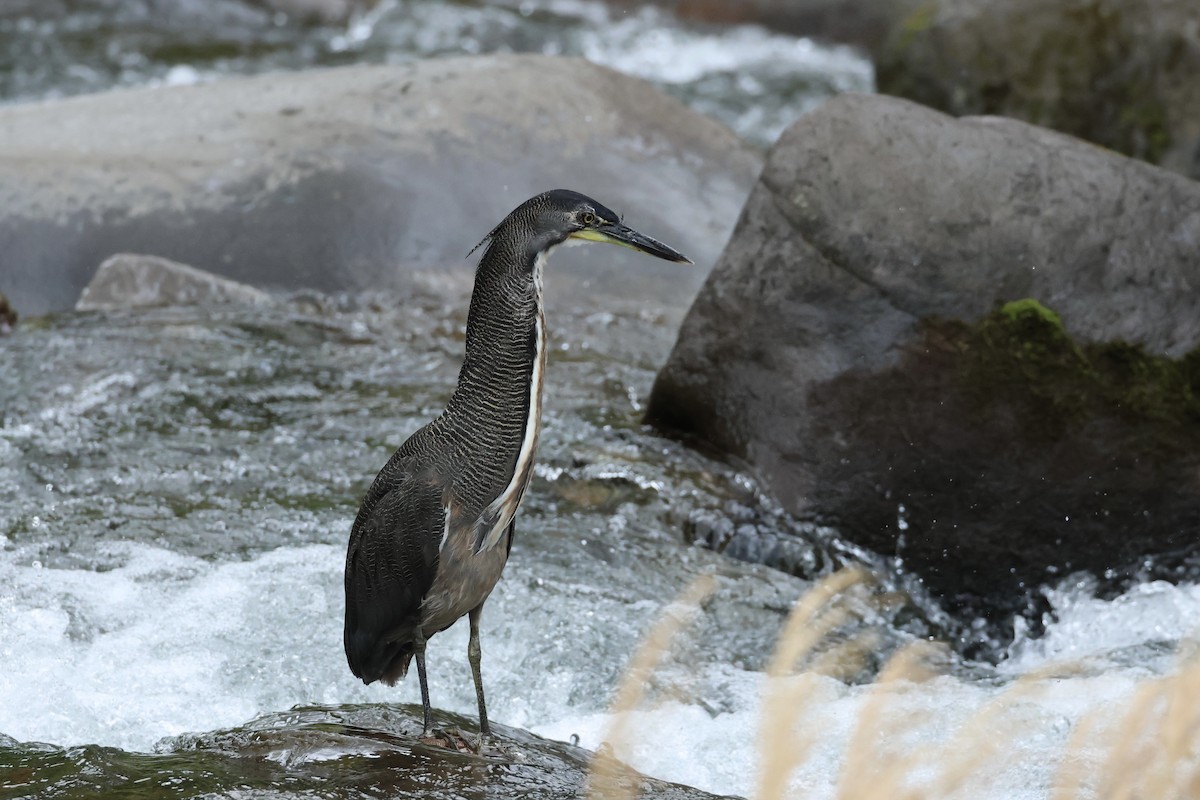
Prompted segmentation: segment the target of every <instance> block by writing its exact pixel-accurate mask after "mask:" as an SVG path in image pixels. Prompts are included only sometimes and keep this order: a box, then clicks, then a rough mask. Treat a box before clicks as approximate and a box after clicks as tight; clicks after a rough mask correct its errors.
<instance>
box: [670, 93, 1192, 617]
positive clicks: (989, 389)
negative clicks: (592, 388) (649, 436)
mask: <svg viewBox="0 0 1200 800" xmlns="http://www.w3.org/2000/svg"><path fill="white" fill-rule="evenodd" d="M1198 247H1200V185H1197V184H1196V183H1194V182H1192V181H1189V180H1187V179H1185V178H1183V177H1180V176H1178V175H1174V174H1172V173H1169V172H1165V171H1163V170H1160V169H1157V168H1154V167H1151V166H1149V165H1147V164H1144V163H1142V162H1138V161H1134V160H1131V159H1127V158H1123V157H1121V156H1118V155H1116V154H1114V153H1111V152H1108V151H1105V150H1101V149H1099V148H1096V147H1093V146H1091V145H1088V144H1086V143H1083V142H1080V141H1078V140H1075V139H1072V138H1070V137H1066V136H1063V135H1061V134H1057V133H1054V132H1051V131H1047V130H1044V129H1040V128H1036V127H1032V126H1029V125H1026V124H1023V123H1020V122H1015V121H1011V120H1002V119H990V118H975V119H963V120H955V119H953V118H951V117H948V116H945V115H943V114H941V113H938V112H935V111H931V110H928V109H925V108H922V107H921V106H918V105H915V104H913V103H909V102H906V101H902V100H896V99H890V98H886V97H869V96H842V97H839V98H836V99H834V100H831V101H830V102H828V103H826V104H825V105H823V106H822V107H821V108H819V109H817V110H815V111H813V112H811V113H809V114H807V115H806V116H805V117H803V118H802V119H801V120H800V121H799V122H797V123H796V124H795V125H794V126H793V127H792V128H790V129H789V130H788V131H787V132H785V133H784V135H783V136H782V137H781V139H780V140H779V142H778V143H777V144H776V146H775V147H774V148H773V149H772V151H771V152H770V154H769V155H768V159H767V165H766V167H765V168H764V170H763V174H762V177H761V179H760V181H759V183H758V184H757V186H756V187H755V188H754V190H753V192H752V193H751V196H750V198H749V200H748V202H747V204H746V207H745V209H744V210H743V212H742V215H741V218H740V219H739V221H738V224H737V228H736V230H735V232H734V235H733V237H732V239H731V241H730V242H729V245H728V247H727V248H726V250H725V252H724V254H723V255H722V257H721V259H720V260H719V261H718V263H717V264H716V266H715V267H714V268H713V271H712V273H711V274H710V276H709V278H708V281H707V283H706V284H705V286H704V287H703V289H702V290H701V292H700V295H699V297H698V298H697V300H696V303H695V305H694V306H693V307H692V309H691V310H690V311H689V312H688V316H687V318H686V320H685V322H684V324H683V326H682V328H681V330H680V333H679V338H678V341H677V343H676V345H675V347H674V350H673V352H672V354H671V356H670V358H669V360H668V362H667V363H666V365H665V366H664V367H663V369H662V371H661V372H660V374H659V375H658V378H657V380H656V383H655V386H654V390H653V393H652V396H651V398H650V402H649V406H648V419H649V420H650V421H651V422H653V423H654V424H657V425H658V426H660V427H663V428H666V429H670V430H673V431H677V432H683V433H685V434H687V435H689V436H691V437H695V438H698V439H700V440H703V441H704V442H707V443H708V444H709V445H711V446H714V447H716V448H717V449H719V450H721V451H724V452H726V453H729V454H732V455H734V456H735V457H737V458H739V459H744V460H745V461H747V462H749V463H750V464H751V465H752V467H753V468H754V469H755V470H756V471H757V472H758V473H759V474H760V475H761V476H762V477H763V478H764V479H765V481H766V482H767V484H768V485H769V486H770V487H771V489H772V490H773V491H774V493H775V494H776V495H777V496H778V497H779V498H780V499H781V500H782V501H783V503H784V504H785V505H786V506H787V507H789V508H790V509H791V510H793V511H795V512H798V513H804V514H818V515H822V516H827V517H833V518H834V520H835V521H837V523H838V524H839V527H840V528H841V530H842V531H843V532H844V533H845V535H847V536H848V537H849V538H851V539H853V540H855V541H857V542H858V543H860V544H863V545H865V546H867V547H870V548H872V549H874V550H875V551H877V552H879V553H882V554H885V555H888V556H898V557H899V558H901V559H902V560H903V561H904V563H905V564H906V565H907V566H908V567H909V568H910V569H912V570H913V571H915V572H917V573H918V574H919V575H920V576H921V577H922V578H923V579H924V580H925V582H926V584H927V585H928V586H929V587H930V588H931V589H932V590H933V591H934V593H935V594H938V595H941V596H942V597H945V598H948V599H950V600H952V601H953V602H955V603H957V602H962V603H965V604H967V605H968V606H971V607H972V609H973V610H972V612H971V613H975V612H974V609H975V606H976V605H978V604H977V603H976V601H979V603H982V605H984V606H986V607H989V608H996V607H997V606H998V607H1001V608H1007V609H1009V610H1011V609H1013V608H1016V607H1024V606H1023V603H1024V599H1023V598H1024V597H1025V595H1026V594H1028V593H1029V592H1030V591H1032V590H1034V589H1035V588H1036V587H1037V586H1039V585H1040V584H1041V583H1043V582H1045V581H1047V580H1051V579H1053V577H1054V576H1055V575H1060V574H1064V573H1066V572H1069V571H1072V570H1076V569H1085V570H1092V571H1096V572H1098V573H1104V572H1105V570H1108V569H1110V568H1111V569H1116V570H1120V569H1121V568H1123V567H1127V566H1129V565H1130V564H1131V563H1133V562H1135V561H1140V557H1141V556H1145V555H1153V554H1164V553H1173V554H1174V555H1176V556H1179V555H1181V554H1183V553H1192V552H1193V551H1194V550H1195V545H1196V537H1195V531H1196V529H1197V527H1196V526H1197V525H1198V524H1200V485H1197V483H1196V481H1195V478H1194V476H1195V474H1196V472H1195V469H1196V468H1197V466H1198V465H1200V460H1198V458H1197V455H1196V453H1197V452H1200V405H1198V404H1196V403H1192V404H1191V405H1187V404H1186V403H1188V402H1191V401H1186V402H1185V400H1186V398H1189V397H1192V398H1200V351H1197V350H1196V348H1197V346H1198V345H1200V293H1198V290H1200V274H1198V273H1197V271H1196V268H1197V264H1198V263H1200V256H1198V252H1200V250H1198ZM1025 298H1032V299H1033V300H1035V301H1037V302H1036V303H1032V302H1028V303H1023V304H1022V303H1019V304H1016V305H1012V306H1006V307H1005V310H1004V313H1003V314H999V312H997V311H996V309H997V308H998V306H1001V305H1002V304H1007V303H1011V302H1012V301H1019V300H1023V299H1025ZM1046 308H1049V309H1052V310H1053V311H1056V312H1058V314H1059V315H1060V317H1061V323H1058V322H1056V320H1057V318H1056V317H1054V315H1053V314H1052V313H1050V312H1048V311H1046ZM997 314H999V316H997ZM1009 318H1011V319H1012V320H1013V324H1014V325H1015V326H1016V328H1015V329H1016V330H1017V332H1018V334H1019V333H1020V330H1019V329H1020V327H1021V326H1026V327H1028V328H1030V329H1031V330H1033V329H1036V330H1038V331H1041V332H1042V333H1043V334H1044V336H1043V339H1046V340H1048V341H1049V342H1050V343H1049V344H1045V343H1043V341H1042V340H1041V339H1038V338H1036V337H1034V338H1031V339H1022V338H1021V336H1020V335H1016V334H1012V333H1011V330H1010V328H1009V327H1005V325H1006V323H1005V320H1006V319H1009ZM981 320H982V321H983V322H980V321H981ZM985 323H986V325H990V326H992V327H985V328H979V327H978V326H979V325H984V324H985ZM1064 325H1065V328H1063V326H1064ZM973 326H975V327H973ZM996 326H1000V327H996ZM981 330H982V331H983V333H980V331H981ZM979 336H983V337H984V340H986V341H993V342H994V341H1000V340H1001V339H1003V340H1004V341H1014V342H1016V345H1015V347H1016V352H1015V355H1014V354H1013V353H1012V352H1009V351H1004V352H1002V353H1001V355H1000V356H999V359H1000V360H1001V361H1003V362H1004V364H1003V365H1002V366H1003V367H1004V368H1003V369H1001V368H999V367H995V366H994V365H992V364H990V363H989V362H987V361H986V360H985V359H984V355H980V353H983V349H981V348H974V349H973V345H972V344H971V343H972V342H976V341H977V340H979ZM988 337H990V338H988ZM1106 343H1107V344H1106ZM1093 346H1094V347H1098V348H1101V349H1100V350H1098V351H1096V352H1092V351H1091V350H1088V348H1090V347H1093ZM1077 354H1082V355H1078V358H1077ZM1085 356H1086V359H1085ZM1170 359H1175V360H1174V361H1172V360H1170ZM1077 361H1078V363H1080V364H1084V365H1085V366H1084V367H1082V368H1078V369H1075V368H1072V369H1070V370H1066V369H1065V370H1063V371H1062V372H1063V375H1061V376H1060V375H1054V376H1053V377H1048V378H1045V380H1044V381H1043V379H1042V375H1043V373H1041V372H1038V371H1036V370H1034V367H1037V368H1039V369H1040V368H1041V366H1042V365H1043V364H1044V363H1045V364H1060V365H1073V364H1076V363H1077ZM1031 364H1032V366H1031ZM1114 365H1115V366H1114ZM989 370H990V371H989ZM1139 370H1140V371H1141V372H1144V373H1147V374H1148V375H1153V376H1160V375H1161V380H1160V379H1159V378H1158V377H1154V378H1153V379H1152V380H1150V381H1149V382H1148V383H1143V384H1139V383H1137V381H1136V380H1135V377H1136V376H1134V377H1130V376H1129V375H1127V374H1126V373H1131V372H1133V373H1136V372H1138V371H1139ZM972 376H976V377H979V380H978V381H977V382H974V383H972V382H971V381H970V380H969V379H970V378H972ZM997 376H999V377H997ZM1060 379H1061V381H1063V382H1064V383H1063V386H1066V389H1062V388H1058V387H1059V383H1058V382H1059V381H1060ZM1148 380H1149V379H1148ZM1154 381H1158V382H1157V383H1154ZM1172 381H1174V383H1171V382H1172ZM1051 384H1053V386H1051ZM1081 386H1084V387H1085V388H1080V387H1081ZM1014 387H1016V388H1015V389H1014ZM1086 387H1090V388H1086ZM1189 387H1190V388H1189ZM1017 390H1020V391H1017ZM1114 393H1115V394H1114ZM1010 395H1011V396H1010ZM1147 397H1162V398H1165V399H1163V403H1164V404H1165V405H1164V406H1163V408H1162V409H1160V408H1155V407H1148V408H1146V409H1142V411H1144V412H1145V413H1141V412H1140V411H1138V408H1140V406H1142V405H1146V404H1147V403H1148V402H1149V401H1147V400H1146V398H1147ZM1114 398H1115V399H1114ZM1138 398H1140V399H1138ZM1179 398H1184V400H1179ZM1176 400H1179V402H1178V403H1177V402H1176ZM1122 401H1124V402H1125V403H1126V405H1127V407H1120V406H1121V402H1122ZM1180 403H1183V405H1180ZM1167 406H1169V408H1167ZM1163 409H1166V410H1163ZM1135 412H1138V413H1141V416H1138V413H1135ZM1168 412H1169V413H1168ZM1160 418H1161V419H1160ZM1160 423H1161V424H1160ZM1168 560H1170V559H1168ZM1171 563H1177V561H1176V562H1171Z"/></svg>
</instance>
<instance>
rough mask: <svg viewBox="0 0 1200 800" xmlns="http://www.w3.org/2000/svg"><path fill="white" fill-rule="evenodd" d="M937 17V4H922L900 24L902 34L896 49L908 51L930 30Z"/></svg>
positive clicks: (897, 40)
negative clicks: (916, 40) (915, 41)
mask: <svg viewBox="0 0 1200 800" xmlns="http://www.w3.org/2000/svg"><path fill="white" fill-rule="evenodd" d="M936 15H937V4H936V3H934V2H925V3H921V4H920V5H919V6H917V7H916V8H914V9H913V10H912V13H910V14H909V15H908V16H907V17H905V18H904V20H903V21H902V22H901V23H900V33H899V36H898V37H897V39H896V47H897V48H898V49H900V50H904V49H907V48H908V46H909V45H911V44H912V43H913V40H914V39H916V38H917V37H918V36H919V35H921V34H922V33H924V32H925V31H927V30H929V28H930V26H931V25H933V20H934V17H935V16H936Z"/></svg>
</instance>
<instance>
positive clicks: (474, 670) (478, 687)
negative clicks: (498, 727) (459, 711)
mask: <svg viewBox="0 0 1200 800" xmlns="http://www.w3.org/2000/svg"><path fill="white" fill-rule="evenodd" d="M482 611H483V603H480V604H479V605H477V606H475V608H473V609H471V614H470V619H471V640H470V641H469V642H468V643H467V660H468V661H470V662H471V675H472V676H473V677H474V678H475V699H476V700H478V701H479V746H480V748H482V747H483V738H484V737H485V736H488V735H489V734H490V733H491V729H490V728H489V727H488V718H487V705H486V704H485V703H484V701H483V675H482V674H481V673H480V671H479V660H480V650H479V615H480V612H482Z"/></svg>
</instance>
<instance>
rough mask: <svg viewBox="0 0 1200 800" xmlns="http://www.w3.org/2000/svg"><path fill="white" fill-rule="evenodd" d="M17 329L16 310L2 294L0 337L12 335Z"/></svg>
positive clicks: (0, 300)
mask: <svg viewBox="0 0 1200 800" xmlns="http://www.w3.org/2000/svg"><path fill="white" fill-rule="evenodd" d="M15 327H17V312H16V309H14V308H13V307H12V305H10V304H9V302H8V298H7V297H5V296H4V295H2V294H0V336H4V335H6V334H9V333H12V332H13V328H15Z"/></svg>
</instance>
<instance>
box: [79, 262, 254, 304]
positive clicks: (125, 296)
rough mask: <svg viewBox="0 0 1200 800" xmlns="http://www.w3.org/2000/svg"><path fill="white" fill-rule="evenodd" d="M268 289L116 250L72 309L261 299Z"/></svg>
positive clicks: (102, 265)
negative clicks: (260, 288) (116, 252)
mask: <svg viewBox="0 0 1200 800" xmlns="http://www.w3.org/2000/svg"><path fill="white" fill-rule="evenodd" d="M269 301H270V295H268V294H267V293H266V292H264V291H261V290H259V289H255V288H254V287H253V286H246V285H245V284H241V283H238V282H237V281H231V280H229V279H228V278H221V277H218V276H216V275H213V274H211V273H208V272H205V271H204V270H199V269H196V268H195V267H189V266H188V265H187V264H180V263H179V262H177V261H171V260H169V259H166V258H159V257H158V256H147V255H139V254H136V253H118V254H116V255H115V256H113V257H112V258H109V259H107V260H106V261H105V262H104V263H103V264H101V265H100V267H99V269H97V270H96V276H95V277H94V278H92V282H91V283H89V284H88V285H87V287H85V288H84V290H83V294H81V295H80V296H79V301H78V302H77V303H75V310H76V311H111V310H113V309H119V308H145V307H149V306H172V305H203V304H208V303H250V304H256V303H266V302H269Z"/></svg>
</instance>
